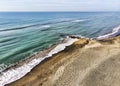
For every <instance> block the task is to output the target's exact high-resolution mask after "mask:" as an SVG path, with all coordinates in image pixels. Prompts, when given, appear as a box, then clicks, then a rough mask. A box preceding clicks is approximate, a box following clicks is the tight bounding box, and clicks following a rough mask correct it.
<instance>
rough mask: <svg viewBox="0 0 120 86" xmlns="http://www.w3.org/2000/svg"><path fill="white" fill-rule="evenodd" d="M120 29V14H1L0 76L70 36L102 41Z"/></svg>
mask: <svg viewBox="0 0 120 86" xmlns="http://www.w3.org/2000/svg"><path fill="white" fill-rule="evenodd" d="M119 25H120V12H0V72H1V73H2V72H4V71H5V70H6V69H7V68H9V67H11V66H13V65H15V64H16V63H17V62H19V61H21V60H24V59H25V58H28V57H29V56H31V55H33V54H34V53H36V52H40V51H43V50H45V49H47V48H49V47H51V46H52V45H55V44H58V43H60V42H61V41H62V40H63V39H64V38H65V37H66V36H70V35H77V36H83V37H86V38H94V37H99V36H102V35H105V34H108V33H111V32H112V30H113V29H114V28H115V27H117V26H119ZM4 76H5V75H4ZM6 76H7V75H6ZM2 78H3V77H2ZM2 80H3V79H2Z"/></svg>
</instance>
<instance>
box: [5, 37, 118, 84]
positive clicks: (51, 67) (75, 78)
mask: <svg viewBox="0 0 120 86" xmlns="http://www.w3.org/2000/svg"><path fill="white" fill-rule="evenodd" d="M119 81H120V36H117V37H114V38H109V39H107V40H102V41H95V40H89V39H85V38H80V39H79V40H78V41H76V42H74V43H73V44H72V45H71V46H68V47H66V49H65V50H63V51H61V52H59V53H57V54H55V55H53V56H52V57H51V58H47V59H45V60H44V61H42V62H41V63H40V64H39V65H37V66H36V67H35V68H33V69H32V71H31V72H29V73H28V74H27V75H25V76H24V77H23V78H21V79H19V80H17V81H15V82H13V83H11V84H8V85H6V86H119V85H120V82H119Z"/></svg>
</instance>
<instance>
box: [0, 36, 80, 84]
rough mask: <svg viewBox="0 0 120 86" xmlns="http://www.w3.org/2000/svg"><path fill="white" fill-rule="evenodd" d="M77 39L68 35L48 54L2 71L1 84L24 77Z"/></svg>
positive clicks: (0, 75)
mask: <svg viewBox="0 0 120 86" xmlns="http://www.w3.org/2000/svg"><path fill="white" fill-rule="evenodd" d="M77 40H78V39H76V38H75V39H73V38H69V37H68V38H67V42H65V43H61V44H59V45H57V46H56V47H55V48H54V49H53V50H51V51H50V52H49V53H48V54H47V56H45V57H40V58H36V59H33V60H32V61H30V62H28V63H27V64H23V65H22V66H19V67H16V68H14V69H9V70H7V71H5V72H2V73H1V74H0V86H4V85H6V84H9V83H11V82H13V81H16V80H18V79H20V78H22V77H23V76H25V75H26V74H27V73H28V72H30V71H31V69H33V68H34V67H35V66H36V65H38V64H39V63H40V62H41V61H43V60H44V59H46V58H49V57H51V56H52V55H53V54H56V53H58V52H60V51H62V50H64V49H65V47H66V46H69V45H71V44H73V42H75V41H77Z"/></svg>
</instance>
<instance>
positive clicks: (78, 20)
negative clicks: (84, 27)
mask: <svg viewBox="0 0 120 86" xmlns="http://www.w3.org/2000/svg"><path fill="white" fill-rule="evenodd" d="M84 21H85V20H81V19H77V20H73V21H72V22H75V23H78V22H84Z"/></svg>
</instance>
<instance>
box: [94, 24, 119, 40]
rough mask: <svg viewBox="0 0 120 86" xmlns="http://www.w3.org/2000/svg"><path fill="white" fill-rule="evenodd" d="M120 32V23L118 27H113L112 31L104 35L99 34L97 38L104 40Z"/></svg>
mask: <svg viewBox="0 0 120 86" xmlns="http://www.w3.org/2000/svg"><path fill="white" fill-rule="evenodd" d="M119 34H120V25H119V26H118V27H116V28H114V29H113V31H112V33H109V34H106V35H103V36H99V37H97V38H95V39H96V40H103V39H107V38H111V37H115V36H117V35H119Z"/></svg>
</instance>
